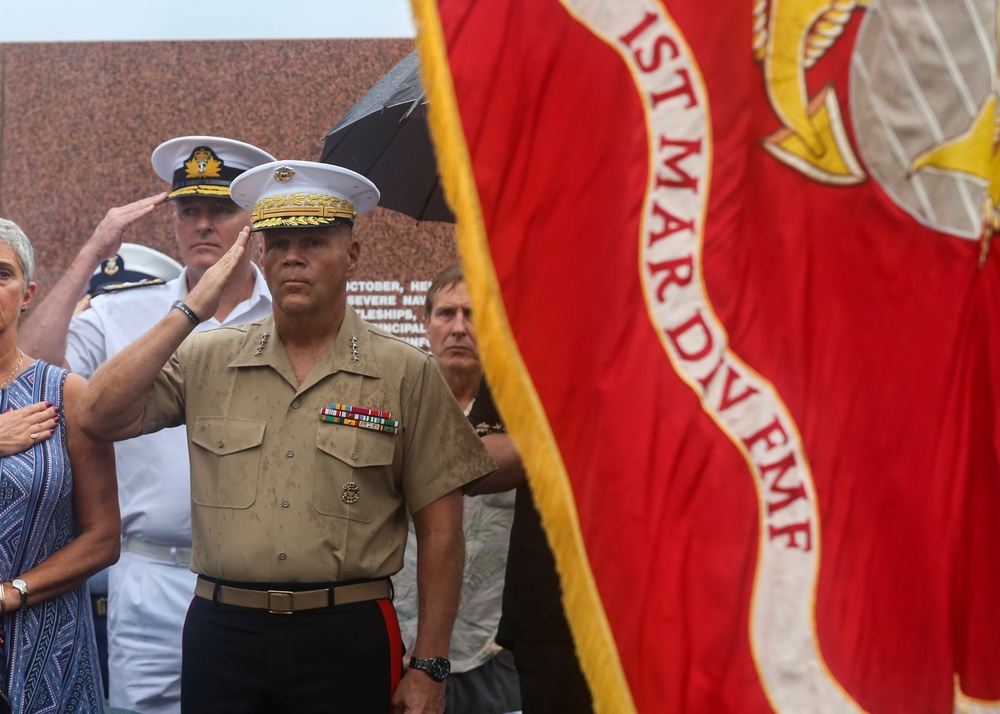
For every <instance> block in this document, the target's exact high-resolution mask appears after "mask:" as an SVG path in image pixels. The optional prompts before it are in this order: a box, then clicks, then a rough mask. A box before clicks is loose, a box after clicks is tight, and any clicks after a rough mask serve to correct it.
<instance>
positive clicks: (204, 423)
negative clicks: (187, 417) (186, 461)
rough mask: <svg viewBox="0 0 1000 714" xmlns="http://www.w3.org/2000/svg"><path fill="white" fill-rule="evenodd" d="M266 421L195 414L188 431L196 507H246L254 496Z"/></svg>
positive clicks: (192, 494) (192, 486)
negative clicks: (192, 446) (195, 416)
mask: <svg viewBox="0 0 1000 714" xmlns="http://www.w3.org/2000/svg"><path fill="white" fill-rule="evenodd" d="M265 425H266V423H265V422H262V421H256V420H253V419H234V418H232V417H222V416H220V417H198V418H197V419H196V420H195V422H194V424H193V425H189V429H190V431H191V443H192V444H194V445H195V447H196V448H193V449H192V451H191V462H192V467H193V473H192V478H191V500H192V501H194V502H195V503H196V504H198V505H199V506H214V507H217V508H249V507H250V506H251V505H253V502H254V500H255V499H256V498H257V479H258V472H259V471H260V457H261V448H260V447H261V443H262V442H263V441H264V427H265Z"/></svg>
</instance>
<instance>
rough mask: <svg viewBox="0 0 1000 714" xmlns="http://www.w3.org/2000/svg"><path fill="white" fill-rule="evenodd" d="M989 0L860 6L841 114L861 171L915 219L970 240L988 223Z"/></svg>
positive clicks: (991, 133)
mask: <svg viewBox="0 0 1000 714" xmlns="http://www.w3.org/2000/svg"><path fill="white" fill-rule="evenodd" d="M997 34H998V32H997V2H996V0H992V1H988V0H967V1H965V2H945V1H944V0H937V1H936V2H935V0H929V1H928V0H893V2H892V3H879V2H873V3H872V4H871V5H870V6H869V7H868V8H867V11H866V12H865V15H864V18H863V21H862V24H861V27H860V28H859V31H858V35H857V39H856V42H855V46H854V53H853V57H852V63H851V85H850V107H851V109H850V112H851V120H852V123H853V127H854V133H855V140H856V143H857V149H858V152H859V154H860V156H861V159H862V162H863V163H864V164H865V168H866V169H867V171H868V173H869V175H870V176H871V177H872V179H873V180H874V181H876V182H877V183H878V184H879V185H880V186H881V188H882V189H883V190H884V191H885V192H886V193H887V194H888V196H889V197H891V198H892V200H893V201H894V202H895V203H896V204H897V205H899V206H900V207H901V208H903V209H904V210H905V211H906V212H908V213H909V214H910V215H911V216H913V217H914V218H915V219H916V220H917V221H918V222H920V223H921V224H923V225H926V226H929V227H931V228H933V229H935V230H938V231H942V232H945V233H949V234H952V235H955V236H958V237H961V238H966V239H970V240H978V239H979V238H980V236H981V235H982V233H983V226H984V219H986V220H993V221H995V215H996V201H995V200H994V199H991V194H994V195H995V192H996V191H995V189H994V190H993V191H991V190H990V189H991V186H990V179H991V176H992V175H994V172H995V169H993V167H992V164H994V162H995V158H994V157H995V152H996V133H995V131H996V130H995V127H996V117H995V112H994V106H995V101H996V96H997V95H996V90H997V78H996V52H997Z"/></svg>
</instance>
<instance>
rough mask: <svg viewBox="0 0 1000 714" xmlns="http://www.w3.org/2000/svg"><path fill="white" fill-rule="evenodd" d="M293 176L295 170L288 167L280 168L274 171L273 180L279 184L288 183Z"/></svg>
mask: <svg viewBox="0 0 1000 714" xmlns="http://www.w3.org/2000/svg"><path fill="white" fill-rule="evenodd" d="M294 175H295V169H293V168H291V167H289V166H280V167H278V168H276V169H275V170H274V180H275V181H278V182H280V183H285V181H290V180H291V178H292V176H294Z"/></svg>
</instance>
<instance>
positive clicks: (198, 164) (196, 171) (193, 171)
mask: <svg viewBox="0 0 1000 714" xmlns="http://www.w3.org/2000/svg"><path fill="white" fill-rule="evenodd" d="M222 165H223V161H222V159H220V158H219V157H218V156H216V155H215V152H214V151H212V150H211V149H210V148H208V147H207V146H199V147H197V148H196V149H195V150H194V151H192V152H191V158H189V159H188V160H187V161H185V162H184V168H185V169H186V171H187V178H189V179H192V178H219V177H220V176H221V175H222Z"/></svg>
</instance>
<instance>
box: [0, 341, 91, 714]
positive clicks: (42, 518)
mask: <svg viewBox="0 0 1000 714" xmlns="http://www.w3.org/2000/svg"><path fill="white" fill-rule="evenodd" d="M65 381H66V370H64V369H59V368H58V367H53V366H52V365H50V364H46V363H44V362H42V361H38V362H36V363H35V364H34V365H33V366H32V367H30V368H28V369H27V370H25V371H24V373H23V374H21V375H20V376H19V377H18V378H17V379H15V380H14V382H13V383H12V384H10V386H8V387H7V388H6V389H3V390H0V412H6V411H7V410H8V409H17V408H20V407H24V406H27V405H29V404H33V403H35V402H41V401H46V400H48V401H49V402H51V403H52V404H58V405H60V406H61V405H62V402H63V384H64V382H65ZM73 535H74V526H73V470H72V468H71V466H70V461H69V451H68V449H67V446H66V430H65V429H64V428H63V426H62V425H60V426H59V427H58V428H57V429H56V433H55V435H54V436H53V437H52V438H51V439H48V440H46V441H43V442H41V443H39V444H36V445H34V446H33V447H31V448H30V449H28V450H27V451H23V452H21V453H19V454H14V455H12V456H5V457H2V458H0V578H2V580H10V579H11V578H16V577H17V576H19V575H21V574H22V573H24V572H26V571H28V570H29V569H31V568H32V567H33V566H35V565H36V564H38V563H39V562H41V561H43V560H45V558H47V557H48V556H49V555H51V554H52V553H53V552H55V551H56V550H58V549H59V548H62V547H63V546H64V545H66V544H67V543H69V542H70V541H71V540H72V539H73ZM0 631H2V633H3V639H4V643H3V668H2V671H3V675H2V676H3V687H4V690H5V691H6V692H7V694H8V695H9V696H10V700H11V705H12V711H13V712H15V713H16V714H28V713H29V712H30V713H31V714H41V713H42V712H103V711H104V705H103V690H102V685H101V672H100V667H99V665H98V658H97V645H96V643H95V640H94V623H93V620H92V616H91V610H90V596H89V595H88V593H87V586H86V583H84V584H82V585H80V586H79V587H77V588H76V589H74V590H72V591H70V592H68V593H65V594H64V595H59V596H57V597H54V598H50V599H48V600H45V601H43V602H40V603H37V604H35V603H32V604H30V605H29V606H28V607H26V608H22V609H20V610H18V611H17V612H15V613H14V614H13V615H12V616H8V617H7V618H5V619H4V621H3V627H2V629H0Z"/></svg>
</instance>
